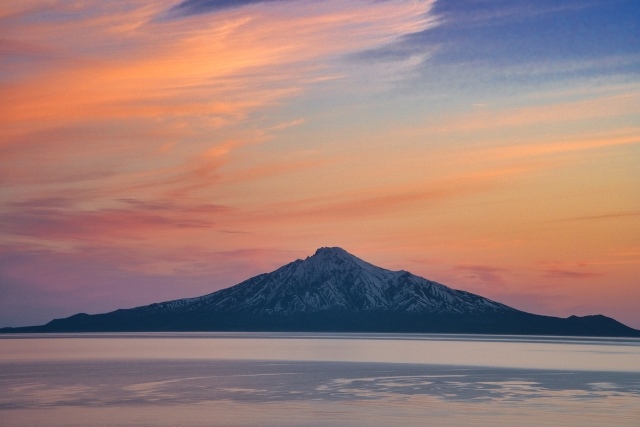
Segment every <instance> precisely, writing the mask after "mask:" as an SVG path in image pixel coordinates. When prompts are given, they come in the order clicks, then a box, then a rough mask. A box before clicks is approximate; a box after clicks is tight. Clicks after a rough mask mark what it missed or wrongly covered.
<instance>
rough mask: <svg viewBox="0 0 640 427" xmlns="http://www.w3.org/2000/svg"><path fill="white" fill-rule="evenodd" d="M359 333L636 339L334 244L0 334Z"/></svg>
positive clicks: (623, 330) (602, 322)
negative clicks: (278, 263)
mask: <svg viewBox="0 0 640 427" xmlns="http://www.w3.org/2000/svg"><path fill="white" fill-rule="evenodd" d="M207 330H211V331H216V330H220V331H222V330H233V331H241V330H246V331H261V330H264V331H345V332H348V331H357V332H445V333H458V332H459V333H498V334H548V335H594V336H595V335H600V336H640V331H637V330H635V329H632V328H629V327H627V326H625V325H623V324H621V323H619V322H617V321H616V320H614V319H610V318H608V317H606V316H602V315H594V316H584V317H577V316H571V317H569V318H566V319H562V318H556V317H551V316H541V315H536V314H531V313H526V312H523V311H520V310H518V309H515V308H513V307H509V306H507V305H505V304H502V303H499V302H497V301H493V300H490V299H488V298H485V297H482V296H480V295H476V294H473V293H470V292H466V291H463V290H455V289H452V288H449V287H448V286H445V285H443V284H441V283H438V282H434V281H431V280H428V279H425V278H423V277H420V276H416V275H413V274H411V273H409V272H407V271H404V270H399V271H392V270H387V269H384V268H381V267H377V266H375V265H373V264H370V263H368V262H366V261H364V260H362V259H360V258H358V257H356V256H354V255H352V254H350V253H349V252H347V251H345V250H344V249H342V248H339V247H322V248H319V249H318V250H317V251H316V252H315V253H314V254H313V255H312V256H309V257H307V258H306V259H304V260H301V259H298V260H295V261H293V262H291V263H288V264H286V265H284V266H282V267H280V268H278V269H276V270H274V271H272V272H271V273H264V274H259V275H257V276H254V277H252V278H249V279H247V280H245V281H243V282H241V283H239V284H237V285H235V286H231V287H229V288H225V289H221V290H218V291H216V292H212V293H210V294H206V295H203V296H200V297H195V298H183V299H177V300H172V301H165V302H159V303H153V304H149V305H145V306H141V307H135V308H131V309H120V310H116V311H113V312H110V313H104V314H95V315H89V314H85V313H79V314H76V315H74V316H70V317H67V318H64V319H54V320H52V321H51V322H49V323H47V324H45V325H41V326H32V327H22V328H4V329H0V332H4V333H11V332H81V331H82V332H98V331H105V332H106V331H207Z"/></svg>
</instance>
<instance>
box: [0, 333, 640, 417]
mask: <svg viewBox="0 0 640 427" xmlns="http://www.w3.org/2000/svg"><path fill="white" fill-rule="evenodd" d="M35 425H46V426H83V427H84V426H180V427H185V426H293V425H296V426H297V425H305V426H387V425H406V426H423V425H436V426H437V425H456V426H459V425H473V426H477V425H491V426H500V425H505V426H511V425H519V426H523V425H524V426H527V425H530V426H534V425H535V426H540V425H558V426H560V425H561V426H611V425H618V426H640V340H632V339H584V338H574V339H571V338H565V339H555V338H545V337H536V338H531V337H506V338H505V337H494V336H480V337H479V336H454V335H385V334H250V333H248V334H237V333H233V334H231V333H206V334H185V333H182V334H91V335H87V334H85V335H46V336H44V335H40V336H36V335H28V336H27V335H25V336H0V426H3V427H4V426H35Z"/></svg>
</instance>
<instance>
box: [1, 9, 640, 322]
mask: <svg viewBox="0 0 640 427" xmlns="http://www.w3.org/2000/svg"><path fill="white" fill-rule="evenodd" d="M639 23H640V2H638V1H636V0H602V1H597V0H595V1H586V0H563V1H557V0H542V1H517V0H477V1H472V0H467V1H452V0H451V1H447V0H437V1H436V0H434V1H415V0H411V1H408V0H407V1H404V0H393V1H391V0H390V1H384V0H350V1H342V0H340V1H337V0H321V1H318V0H315V1H296V0H236V1H232V0H184V1H180V0H161V1H158V0H153V1H151V0H128V1H102V0H84V1H80V0H77V1H75V0H74V1H71V0H70V1H57V0H46V1H45V0H3V1H2V2H1V3H0V327H1V326H23V325H32V324H42V323H46V322H48V321H49V320H51V319H53V318H56V317H66V316H69V315H72V314H75V313H78V312H87V313H99V312H105V311H111V310H114V309H117V308H127V307H134V306H138V305H143V304H148V303H152V302H159V301H164V300H169V299H175V298H182V297H192V296H198V295H203V294H206V293H210V292H213V291H216V290H218V289H221V288H225V287H228V286H231V285H234V284H237V283H239V282H241V281H243V280H245V279H247V278H249V277H252V276H254V275H256V274H259V273H264V272H269V271H272V270H274V269H276V268H278V267H280V266H281V265H283V264H285V263H288V262H291V261H293V260H295V259H297V258H305V257H307V256H309V255H312V254H313V253H314V252H315V250H316V249H317V248H318V247H321V246H340V247H342V248H344V249H345V250H347V251H349V252H350V253H352V254H354V255H356V256H358V257H360V258H363V259H365V260H367V261H369V262H371V263H373V264H376V265H379V266H381V267H384V268H388V269H392V270H399V269H404V270H408V271H411V272H412V273H415V274H418V275H420V276H423V277H426V278H428V279H431V280H435V281H438V282H441V283H443V284H445V285H447V286H450V287H452V288H455V289H464V290H467V291H470V292H474V293H478V294H480V295H483V296H486V297H488V298H492V299H495V300H498V301H500V302H503V303H505V304H508V305H511V306H513V307H516V308H518V309H521V310H525V311H530V312H533V313H538V314H547V315H554V316H562V317H566V316H569V315H572V314H576V315H586V314H597V313H600V314H604V315H607V316H611V317H614V318H615V319H617V320H619V321H622V322H624V323H626V324H628V325H629V326H633V327H635V328H640V309H639V307H640V24H639Z"/></svg>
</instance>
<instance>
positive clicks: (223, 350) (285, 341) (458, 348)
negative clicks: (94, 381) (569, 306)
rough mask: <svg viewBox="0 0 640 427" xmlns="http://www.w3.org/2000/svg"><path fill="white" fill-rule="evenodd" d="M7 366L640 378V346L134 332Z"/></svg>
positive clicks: (33, 340) (33, 345) (27, 354)
mask: <svg viewBox="0 0 640 427" xmlns="http://www.w3.org/2000/svg"><path fill="white" fill-rule="evenodd" d="M0 348H1V350H2V352H1V353H0V361H11V360H21V361H25V360H75V359H87V358H88V359H98V358H102V359H123V358H140V359H209V360H224V359H233V360H252V359H261V360H299V361H339V362H385V363H423V364H438V365H442V364H446V365H469V366H493V367H507V368H530V369H574V370H598V371H629V372H640V340H638V339H624V338H621V339H616V338H578V337H576V338H554V337H523V336H475V335H471V336H468V335H467V336H465V335H417V334H416V335H414V334H411V335H409V334H408V335H398V334H393V335H387V334H294V333H174V334H171V333H156V334H153V333H130V334H73V335H69V334H66V335H65V334H48V335H21V336H4V337H2V339H0Z"/></svg>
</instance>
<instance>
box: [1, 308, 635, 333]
mask: <svg viewBox="0 0 640 427" xmlns="http://www.w3.org/2000/svg"><path fill="white" fill-rule="evenodd" d="M170 331H171V332H172V331H185V332H186V331H191V332H196V331H198V332H204V331H246V332H261V331H264V332H277V331H280V332H396V333H459V334H500V335H554V336H608V337H640V331H638V330H635V329H632V328H629V327H627V326H625V325H623V324H622V323H619V322H617V321H615V320H613V319H611V318H608V317H605V316H600V315H598V316H585V317H576V316H571V317H569V318H567V319H562V318H557V317H547V316H539V315H534V314H529V313H524V312H515V313H507V314H505V313H502V314H497V315H493V316H492V315H412V314H397V313H380V312H377V313H346V312H322V313H299V314H294V315H290V316H277V315H273V316H267V315H247V314H242V315H238V314H233V313H211V314H207V315H206V316H202V315H201V314H200V315H195V314H193V313H192V314H185V313H174V314H173V315H167V313H146V314H143V313H140V312H139V311H137V310H118V311H115V312H112V313H106V314H98V315H87V314H77V315H75V316H71V317H68V318H65V319H56V320H53V321H51V322H49V323H48V324H46V325H42V326H31V327H24V328H4V329H0V333H30V332H40V333H43V332H44V333H46V332H170Z"/></svg>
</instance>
